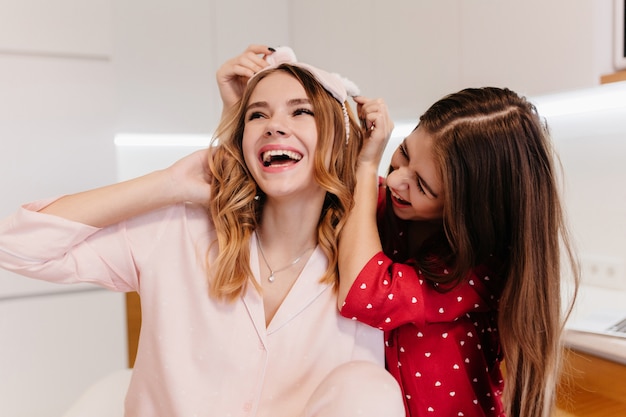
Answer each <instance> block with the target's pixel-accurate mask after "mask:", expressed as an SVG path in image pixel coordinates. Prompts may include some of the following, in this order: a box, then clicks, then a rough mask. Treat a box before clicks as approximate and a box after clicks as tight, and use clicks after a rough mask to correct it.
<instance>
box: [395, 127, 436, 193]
mask: <svg viewBox="0 0 626 417" xmlns="http://www.w3.org/2000/svg"><path fill="white" fill-rule="evenodd" d="M400 146H401V147H402V149H403V151H404V153H405V154H406V157H407V159H408V160H409V162H410V161H411V156H410V155H409V148H407V146H406V138H405V139H404V140H403V141H402V143H401V144H400ZM415 179H416V180H417V181H418V182H419V183H420V184H421V186H422V187H423V188H425V189H426V191H428V193H429V194H430V195H432V196H433V197H434V198H439V195H437V194H436V193H435V192H434V191H433V189H432V188H431V187H430V185H428V183H427V182H426V181H424V178H422V177H421V176H420V175H419V173H418V172H415Z"/></svg>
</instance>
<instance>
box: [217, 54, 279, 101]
mask: <svg viewBox="0 0 626 417" xmlns="http://www.w3.org/2000/svg"><path fill="white" fill-rule="evenodd" d="M272 52H273V49H272V48H270V47H268V46H266V45H254V44H253V45H249V46H248V47H247V48H246V50H245V51H243V52H242V53H241V54H240V55H237V56H236V57H234V58H231V59H229V60H228V61H226V62H225V63H224V64H223V65H222V66H221V67H220V68H219V69H218V70H217V73H216V78H217V86H218V88H219V90H220V97H221V98H222V103H223V104H224V108H223V109H224V111H226V110H228V109H230V108H231V107H232V106H233V105H235V103H237V102H238V101H239V99H240V98H241V96H242V95H243V91H244V89H245V88H246V84H247V82H248V80H249V79H250V77H252V76H253V75H254V74H256V73H257V72H259V71H260V70H262V69H263V68H265V67H266V66H268V65H269V64H268V63H267V62H266V61H265V60H264V59H263V58H264V57H265V56H266V55H269V54H271V53H272Z"/></svg>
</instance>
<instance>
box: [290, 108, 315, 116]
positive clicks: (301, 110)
mask: <svg viewBox="0 0 626 417" xmlns="http://www.w3.org/2000/svg"><path fill="white" fill-rule="evenodd" d="M302 114H305V115H309V116H315V114H314V113H313V110H311V109H305V108H298V109H296V110H294V112H293V115H294V116H299V115H302Z"/></svg>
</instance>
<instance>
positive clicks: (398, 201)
mask: <svg viewBox="0 0 626 417" xmlns="http://www.w3.org/2000/svg"><path fill="white" fill-rule="evenodd" d="M390 192H391V198H392V200H393V201H394V202H395V203H396V204H398V205H400V206H410V205H411V202H410V201H407V200H405V199H403V198H402V197H400V196H399V195H398V194H396V193H395V192H393V190H390Z"/></svg>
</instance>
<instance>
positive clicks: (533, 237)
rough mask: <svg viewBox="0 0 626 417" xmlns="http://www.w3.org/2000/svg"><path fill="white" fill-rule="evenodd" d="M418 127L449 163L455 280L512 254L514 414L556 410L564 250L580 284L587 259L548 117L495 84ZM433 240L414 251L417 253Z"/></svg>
mask: <svg viewBox="0 0 626 417" xmlns="http://www.w3.org/2000/svg"><path fill="white" fill-rule="evenodd" d="M419 127H420V128H421V129H424V131H426V132H427V133H428V134H429V135H431V136H432V139H433V141H432V143H433V154H434V157H435V159H436V164H437V165H438V166H439V167H440V169H441V177H442V181H443V194H444V195H443V201H444V202H445V203H444V209H443V228H442V236H443V241H444V243H445V244H444V245H439V246H438V247H437V249H438V250H439V251H440V252H441V253H440V255H441V256H442V257H443V259H445V260H446V261H447V262H449V263H451V264H452V266H453V268H452V271H451V272H450V274H449V280H450V281H457V282H458V281H459V280H461V279H462V278H463V277H465V276H467V275H468V273H469V272H470V270H471V269H472V268H473V267H475V266H476V265H478V264H481V263H484V262H486V261H487V260H488V259H489V257H490V256H492V255H493V256H494V257H496V258H497V259H499V260H500V261H502V263H503V271H502V279H503V283H504V285H503V291H502V294H501V298H500V303H499V312H498V324H499V334H500V340H501V343H502V347H503V352H504V366H505V392H504V396H503V397H504V404H505V407H506V414H507V416H510V417H518V416H523V417H527V416H549V415H550V414H551V413H552V411H553V408H554V391H555V387H556V381H557V375H558V371H559V365H560V352H561V346H560V338H561V332H562V326H563V322H564V317H563V314H562V309H561V307H562V306H561V301H560V300H561V265H562V264H561V261H562V259H561V258H562V254H563V253H564V254H565V258H566V260H567V261H569V262H568V264H567V265H568V267H569V268H571V271H573V273H574V277H575V280H576V283H575V286H576V287H577V282H578V268H577V261H576V259H575V256H574V253H573V250H572V244H571V242H570V239H569V237H568V231H567V227H566V224H565V221H564V211H563V208H562V205H561V198H560V186H559V181H558V180H559V176H558V175H557V174H558V172H556V171H555V166H556V165H557V162H558V159H557V157H556V154H555V152H554V150H553V147H552V144H551V141H550V136H549V131H548V127H547V125H546V123H545V121H544V120H543V119H542V118H541V117H540V116H539V114H538V113H537V111H536V109H535V107H534V106H533V105H532V104H531V103H530V102H529V101H527V100H526V99H525V98H524V97H521V96H519V95H518V94H516V93H514V92H513V91H511V90H508V89H501V88H493V87H487V88H471V89H465V90H462V91H460V92H458V93H454V94H451V95H449V96H446V97H444V98H443V99H441V100H439V101H438V102H436V103H435V104H434V105H433V106H431V107H430V108H429V109H428V110H427V111H426V112H425V113H424V114H423V115H422V116H421V118H420V121H419ZM427 249H428V250H432V246H430V247H429V246H428V245H424V246H423V247H422V248H420V249H416V253H413V254H412V255H413V256H414V257H415V259H417V260H418V263H419V262H420V259H419V258H420V256H421V257H423V258H424V259H426V258H427V255H428V253H425V252H424V251H425V250H427ZM565 258H564V259H565ZM424 259H422V261H424ZM422 266H423V265H421V264H420V268H421V267H422ZM426 272H428V271H426ZM433 273H434V272H433Z"/></svg>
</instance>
